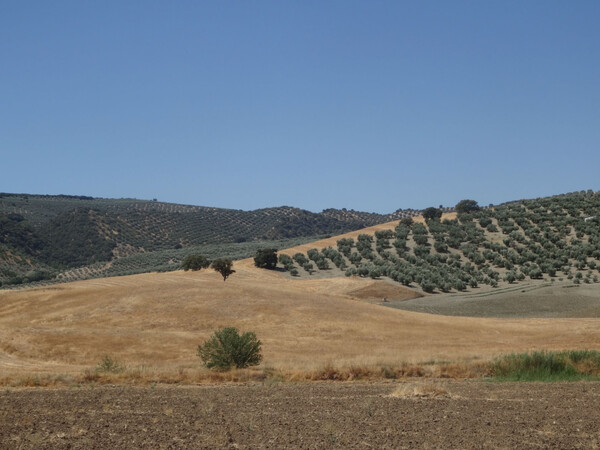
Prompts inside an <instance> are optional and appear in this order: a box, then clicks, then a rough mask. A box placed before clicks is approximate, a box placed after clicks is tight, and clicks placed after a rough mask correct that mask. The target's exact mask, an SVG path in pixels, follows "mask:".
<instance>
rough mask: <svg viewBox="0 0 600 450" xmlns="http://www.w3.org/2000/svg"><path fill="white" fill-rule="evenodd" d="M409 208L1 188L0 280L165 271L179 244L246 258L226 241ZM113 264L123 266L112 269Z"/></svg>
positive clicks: (343, 224)
mask: <svg viewBox="0 0 600 450" xmlns="http://www.w3.org/2000/svg"><path fill="white" fill-rule="evenodd" d="M415 214H418V211H415V210H407V211H402V210H398V211H396V212H395V213H393V214H387V215H382V214H374V213H362V212H358V211H352V210H345V209H344V210H335V209H329V210H326V211H323V212H322V213H313V212H310V211H306V210H302V209H298V208H292V207H288V206H282V207H277V208H266V209H258V210H254V211H242V210H233V209H223V208H210V207H202V206H189V205H178V204H172V203H164V202H158V201H146V200H136V199H102V198H92V197H87V196H78V197H77V196H48V195H28V194H6V193H0V283H4V284H20V283H22V282H28V281H34V280H40V279H46V278H54V277H55V276H56V275H57V273H64V275H63V277H62V278H64V279H73V278H72V277H73V276H76V277H78V276H79V275H81V276H83V277H87V276H92V275H93V276H100V275H115V274H119V275H123V274H127V273H132V272H131V271H135V272H139V271H149V270H170V269H173V268H175V267H177V264H178V263H179V262H180V260H181V258H180V257H184V256H185V254H187V253H189V252H186V251H185V249H188V250H190V249H193V250H194V251H198V250H199V249H198V246H202V247H203V248H204V247H205V246H214V245H222V246H223V247H222V251H221V253H222V254H221V256H226V255H233V256H238V257H246V256H250V254H251V253H247V252H244V250H243V249H244V248H246V247H245V246H240V245H235V246H233V247H231V246H229V244H236V243H237V244H240V243H257V242H261V241H273V240H279V242H275V243H269V244H270V245H283V246H289V245H295V244H297V243H299V242H298V241H297V240H296V239H297V238H310V239H313V240H314V239H316V238H317V237H319V236H323V235H332V234H339V233H342V232H345V231H348V230H355V229H360V228H363V227H365V226H369V225H373V224H376V223H381V222H386V221H389V220H392V219H393V218H396V217H404V216H412V215H415ZM310 239H309V240H310ZM226 244H227V245H226ZM269 244H264V245H269ZM250 247H252V246H250ZM173 250H183V251H181V252H173ZM212 250H214V248H213V249H212ZM251 250H252V252H253V251H255V250H254V247H252V248H251ZM202 251H204V250H202ZM208 251H209V252H210V251H211V248H209V249H208ZM155 252H162V253H160V254H159V255H154V256H156V257H142V258H141V259H142V260H143V264H141V265H140V261H139V260H140V257H137V260H135V261H128V262H127V261H121V259H122V258H127V257H132V256H133V257H135V255H138V254H140V253H144V254H147V255H148V254H151V253H155ZM117 261H120V263H117ZM156 261H159V263H158V264H155V262H156ZM169 261H171V262H169ZM119 266H121V267H122V269H123V270H120V271H116V270H114V267H119ZM111 268H112V270H109V269H111Z"/></svg>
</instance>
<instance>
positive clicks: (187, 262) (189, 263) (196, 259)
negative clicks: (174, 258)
mask: <svg viewBox="0 0 600 450" xmlns="http://www.w3.org/2000/svg"><path fill="white" fill-rule="evenodd" d="M208 266H210V261H209V260H208V259H206V258H205V257H204V256H202V255H196V254H194V255H188V256H186V257H185V259H184V260H183V262H182V263H181V268H182V269H183V270H185V271H187V270H194V271H195V270H200V269H206V268H207V267H208Z"/></svg>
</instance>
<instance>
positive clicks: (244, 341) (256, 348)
mask: <svg viewBox="0 0 600 450" xmlns="http://www.w3.org/2000/svg"><path fill="white" fill-rule="evenodd" d="M260 346H261V342H260V341H259V340H258V339H257V338H256V334H254V332H252V331H248V332H246V333H244V334H242V335H240V334H239V332H238V329H237V328H235V327H228V328H223V329H222V330H219V331H215V333H214V334H213V336H212V337H211V338H210V339H209V340H207V341H206V342H204V344H200V345H199V346H198V356H199V357H200V358H201V359H202V362H203V363H204V365H205V366H206V367H208V368H209V369H215V370H219V371H225V370H229V369H231V368H232V367H236V368H238V369H243V368H244V367H249V366H257V365H258V364H260V362H261V360H262V354H261V351H260Z"/></svg>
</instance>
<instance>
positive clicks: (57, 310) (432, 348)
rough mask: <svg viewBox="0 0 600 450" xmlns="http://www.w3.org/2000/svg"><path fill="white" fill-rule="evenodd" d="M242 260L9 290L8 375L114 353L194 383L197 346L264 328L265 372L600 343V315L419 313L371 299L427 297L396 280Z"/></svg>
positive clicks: (5, 299)
mask: <svg viewBox="0 0 600 450" xmlns="http://www.w3.org/2000/svg"><path fill="white" fill-rule="evenodd" d="M395 224H396V222H394V223H392V224H386V225H381V226H378V228H379V229H382V227H385V226H390V227H391V226H393V225H395ZM361 231H362V230H361ZM357 233H358V232H355V233H352V234H357ZM337 238H339V237H336V238H332V239H333V241H335V240H336V239H337ZM323 245H329V243H327V242H326V241H325V243H324V244H323ZM311 246H312V247H318V246H320V243H314V244H311V245H310V246H308V248H310V247H311ZM296 250H298V248H296V249H292V250H290V252H289V253H293V252H294V251H296ZM286 253H288V252H286ZM234 268H235V269H236V271H237V272H236V273H235V274H233V275H232V276H231V277H230V278H229V279H228V280H227V282H223V280H222V278H221V277H220V275H219V274H217V273H215V272H213V271H211V270H203V271H201V272H183V271H177V272H171V273H161V274H157V273H152V274H142V275H134V276H127V277H117V278H104V279H97V280H88V281H80V282H74V283H68V284H62V285H56V286H52V287H45V288H37V289H30V290H22V291H3V292H0V352H1V353H0V379H2V378H3V379H5V380H9V379H14V377H16V376H31V375H32V374H57V373H62V374H81V373H84V372H85V371H86V369H87V370H88V372H89V370H90V369H93V368H94V367H95V366H96V364H98V363H99V361H100V360H101V359H102V357H103V356H104V355H109V356H111V357H112V358H114V359H116V360H117V361H119V362H120V363H121V364H123V365H125V366H126V367H128V368H129V370H134V368H135V370H137V373H138V376H139V377H140V379H143V378H144V374H143V373H163V374H171V375H170V376H172V377H175V378H177V377H179V378H182V379H189V378H190V374H191V373H201V371H202V369H201V364H200V360H199V358H198V357H197V356H196V348H197V345H198V344H199V343H200V342H202V341H203V340H205V339H206V338H208V337H209V336H210V335H211V334H212V332H213V331H214V330H216V329H218V328H220V327H226V326H236V327H238V328H239V329H240V330H242V331H246V330H252V331H255V332H256V333H257V335H258V337H259V339H261V341H262V342H263V353H264V361H263V363H262V366H261V367H260V368H259V370H262V371H263V372H265V371H270V370H275V371H281V372H286V373H297V374H303V373H304V374H306V373H309V372H311V371H313V372H315V371H317V372H318V371H322V370H326V369H331V368H332V367H333V368H353V370H357V368H360V367H383V366H391V367H400V366H402V365H406V364H421V365H426V366H435V362H442V361H444V362H451V363H458V364H459V365H460V364H464V365H469V364H476V363H477V362H478V361H485V360H489V359H490V358H493V357H494V356H496V355H499V354H501V353H506V352H513V351H526V350H530V349H598V348H600V319H488V318H468V317H446V316H439V315H430V314H423V313H416V312H408V311H402V310H398V309H392V308H385V307H382V306H380V305H377V304H373V303H370V302H369V301H366V300H369V298H377V297H383V296H387V297H393V298H395V299H401V298H406V299H409V298H413V297H414V296H415V293H414V292H413V291H411V290H409V289H407V288H404V287H401V286H395V285H391V284H388V283H386V282H385V281H373V280H367V279H360V278H355V277H352V278H346V277H335V278H320V279H314V280H310V279H292V278H289V277H286V276H283V275H282V274H281V273H278V272H272V271H267V270H261V269H257V268H255V267H254V266H253V264H252V260H243V261H237V262H236V263H235V265H234ZM165 376H166V375H165ZM298 376H299V377H302V375H298ZM192 378H193V377H192Z"/></svg>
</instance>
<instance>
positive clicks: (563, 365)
mask: <svg viewBox="0 0 600 450" xmlns="http://www.w3.org/2000/svg"><path fill="white" fill-rule="evenodd" d="M491 369H492V377H493V379H494V380H496V381H546V382H551V381H579V380H598V379H600V352H599V351H597V350H569V351H562V352H550V351H534V352H530V353H518V354H515V353H513V354H510V355H504V356H501V357H500V358H498V359H497V360H496V361H494V362H493V363H492V367H491Z"/></svg>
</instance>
